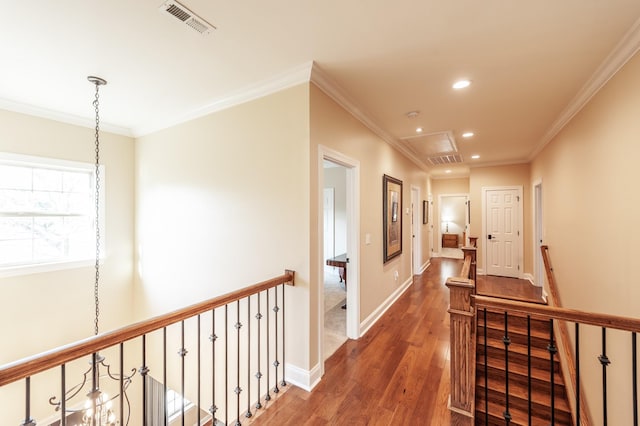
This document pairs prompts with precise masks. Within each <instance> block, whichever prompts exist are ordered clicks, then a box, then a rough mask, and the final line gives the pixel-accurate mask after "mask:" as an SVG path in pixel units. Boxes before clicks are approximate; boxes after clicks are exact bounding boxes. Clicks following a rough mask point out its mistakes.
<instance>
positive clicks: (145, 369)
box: [140, 334, 149, 426]
mask: <svg viewBox="0 0 640 426" xmlns="http://www.w3.org/2000/svg"><path fill="white" fill-rule="evenodd" d="M148 373H149V367H147V335H146V334H143V335H142V367H140V377H141V380H142V425H143V426H147V424H148V423H147V374H148Z"/></svg>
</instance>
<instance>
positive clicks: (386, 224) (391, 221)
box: [382, 174, 402, 263]
mask: <svg viewBox="0 0 640 426" xmlns="http://www.w3.org/2000/svg"><path fill="white" fill-rule="evenodd" d="M382 227H383V230H382V231H383V232H382V233H383V261H384V263H387V262H388V261H390V260H391V259H393V258H394V257H396V256H399V255H400V254H401V253H402V181H401V180H400V179H396V178H394V177H391V176H389V175H386V174H385V175H383V176H382Z"/></svg>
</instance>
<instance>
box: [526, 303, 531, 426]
mask: <svg viewBox="0 0 640 426" xmlns="http://www.w3.org/2000/svg"><path fill="white" fill-rule="evenodd" d="M527 419H528V421H529V426H531V315H527Z"/></svg>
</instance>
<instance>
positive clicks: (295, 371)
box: [284, 364, 321, 392]
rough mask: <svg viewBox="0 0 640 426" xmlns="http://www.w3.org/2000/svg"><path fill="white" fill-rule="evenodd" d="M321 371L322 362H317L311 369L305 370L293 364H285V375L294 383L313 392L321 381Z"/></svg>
mask: <svg viewBox="0 0 640 426" xmlns="http://www.w3.org/2000/svg"><path fill="white" fill-rule="evenodd" d="M320 371H321V369H320V364H316V365H315V366H314V367H313V368H312V369H311V370H305V369H304V368H300V367H297V366H295V365H292V364H285V369H284V375H285V377H286V380H287V381H288V382H289V383H291V384H292V385H295V386H297V387H299V388H300V389H304V390H306V391H307V392H311V391H312V390H313V388H315V387H316V386H317V385H318V383H320V379H321V375H320Z"/></svg>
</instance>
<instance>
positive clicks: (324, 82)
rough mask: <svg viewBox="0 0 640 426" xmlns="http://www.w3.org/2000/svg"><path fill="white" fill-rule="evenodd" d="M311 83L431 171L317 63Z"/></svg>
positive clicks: (413, 160) (414, 161) (383, 138)
mask: <svg viewBox="0 0 640 426" xmlns="http://www.w3.org/2000/svg"><path fill="white" fill-rule="evenodd" d="M310 81H311V82H312V83H313V84H315V85H316V86H317V87H318V88H319V89H320V90H322V91H323V92H324V93H325V94H326V95H327V96H329V97H330V98H331V99H333V100H334V101H335V102H336V103H337V104H338V105H340V106H341V107H342V108H344V109H345V110H346V111H347V112H349V113H350V114H351V115H353V116H354V117H355V118H356V119H357V120H358V121H360V122H361V123H362V124H364V125H365V126H366V127H368V128H369V130H371V131H372V132H373V133H375V134H376V135H377V136H378V137H380V138H381V139H382V140H384V141H385V142H386V143H388V144H389V145H391V146H392V147H394V148H395V149H396V150H398V151H400V153H402V155H404V156H405V157H407V158H408V159H409V160H411V161H412V162H413V163H414V164H415V165H416V166H418V167H419V168H420V169H422V170H424V171H426V172H428V171H429V169H428V168H427V167H426V165H425V164H424V163H423V162H422V161H420V159H419V158H418V157H417V156H416V155H415V154H414V153H413V152H411V151H410V150H409V149H408V148H407V147H405V146H404V145H402V144H401V143H400V142H399V141H398V140H397V139H395V138H394V137H392V136H391V135H390V134H388V133H387V132H385V131H384V130H382V128H381V127H380V126H378V125H377V124H376V123H375V122H374V121H373V120H372V119H371V117H370V115H369V114H367V113H366V112H365V111H363V110H362V109H361V108H360V107H358V105H357V104H356V102H355V101H354V100H353V99H352V98H351V97H350V96H349V95H347V93H346V92H345V91H344V90H343V89H342V88H341V87H340V86H339V85H338V83H336V82H335V81H334V80H333V79H332V78H331V77H329V75H328V74H327V73H326V72H325V71H324V70H322V68H320V66H319V65H318V64H317V63H316V62H313V66H312V68H311V78H310Z"/></svg>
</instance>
